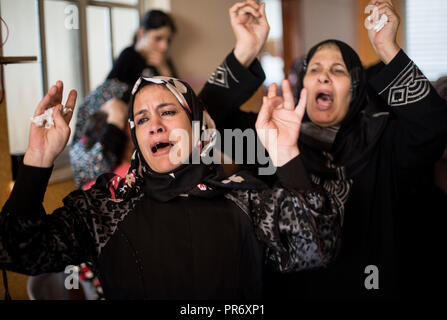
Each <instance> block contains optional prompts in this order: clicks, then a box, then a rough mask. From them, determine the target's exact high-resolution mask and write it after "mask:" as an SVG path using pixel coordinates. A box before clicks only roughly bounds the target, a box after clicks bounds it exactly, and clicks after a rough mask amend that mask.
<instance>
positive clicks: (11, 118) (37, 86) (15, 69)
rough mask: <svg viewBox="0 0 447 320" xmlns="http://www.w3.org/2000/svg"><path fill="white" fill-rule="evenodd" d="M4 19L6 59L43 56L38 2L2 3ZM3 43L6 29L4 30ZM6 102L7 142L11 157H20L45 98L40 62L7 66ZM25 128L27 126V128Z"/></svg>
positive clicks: (5, 77) (7, 1)
mask: <svg viewBox="0 0 447 320" xmlns="http://www.w3.org/2000/svg"><path fill="white" fill-rule="evenodd" d="M0 5H1V13H2V18H3V20H4V21H5V22H6V24H7V25H8V30H9V35H8V39H7V41H6V43H5V44H4V46H3V56H5V57H9V56H36V57H38V58H39V56H40V44H39V28H38V20H37V15H36V12H37V6H36V2H34V1H29V0H17V1H10V0H1V1H0ZM2 32H3V35H2V41H4V39H6V28H5V27H4V25H3V26H2ZM3 67H4V80H5V81H4V85H5V88H4V89H5V99H6V105H7V110H6V114H7V118H8V138H9V149H10V152H11V154H13V155H19V154H23V153H25V151H26V148H27V146H28V135H29V124H30V118H31V117H32V116H33V114H34V109H35V108H36V106H37V103H38V102H39V100H40V99H41V97H42V75H41V64H40V59H39V61H37V62H29V63H20V64H8V65H4V66H3ZM25 124H26V125H25Z"/></svg>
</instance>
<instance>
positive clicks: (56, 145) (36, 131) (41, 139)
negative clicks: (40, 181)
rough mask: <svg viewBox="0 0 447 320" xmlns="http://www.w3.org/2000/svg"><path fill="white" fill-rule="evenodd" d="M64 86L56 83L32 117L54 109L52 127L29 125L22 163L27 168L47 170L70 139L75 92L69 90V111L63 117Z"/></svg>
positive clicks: (67, 104) (67, 106) (67, 105)
mask: <svg viewBox="0 0 447 320" xmlns="http://www.w3.org/2000/svg"><path fill="white" fill-rule="evenodd" d="M63 86H64V84H63V83H62V81H58V82H57V83H56V85H54V86H52V87H51V88H50V90H49V91H48V93H47V94H46V95H45V97H43V99H42V100H41V101H40V103H39V105H38V106H37V109H36V111H35V112H34V116H38V115H41V114H43V113H44V112H45V110H46V109H48V108H51V107H53V106H54V107H55V108H54V110H53V115H52V116H53V119H54V126H52V127H50V128H49V129H46V128H45V126H38V125H36V124H35V123H31V127H30V134H29V142H28V148H27V150H26V153H25V157H24V159H23V163H24V164H26V165H28V166H34V167H43V168H49V167H51V166H52V165H53V163H54V160H55V159H56V157H57V156H58V155H59V154H60V153H61V152H62V151H63V150H64V148H65V146H66V145H67V142H68V138H69V137H70V127H69V126H68V124H69V123H70V120H71V117H72V116H73V109H74V107H75V103H76V96H77V93H76V90H71V91H70V93H69V95H68V98H67V103H66V105H65V107H66V108H68V109H71V112H67V113H66V114H65V115H64V114H63V113H62V109H63V106H62V104H61V103H62V92H63Z"/></svg>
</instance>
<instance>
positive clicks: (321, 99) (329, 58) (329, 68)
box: [303, 44, 351, 127]
mask: <svg viewBox="0 0 447 320" xmlns="http://www.w3.org/2000/svg"><path fill="white" fill-rule="evenodd" d="M303 84H304V87H305V88H307V92H308V93H307V106H306V112H307V115H308V116H309V118H310V120H311V121H312V122H313V123H315V124H316V125H318V126H320V127H330V126H333V125H337V124H339V123H340V122H341V121H342V120H343V119H344V117H345V116H346V114H347V113H348V109H349V104H350V102H351V77H350V75H349V71H348V69H347V67H346V64H345V62H344V60H343V57H342V55H341V52H340V49H339V48H338V47H337V46H336V45H335V44H325V45H323V46H322V47H320V48H318V49H317V51H316V52H315V54H314V55H313V56H312V58H311V59H310V61H309V65H308V66H307V70H306V75H305V76H304V81H303Z"/></svg>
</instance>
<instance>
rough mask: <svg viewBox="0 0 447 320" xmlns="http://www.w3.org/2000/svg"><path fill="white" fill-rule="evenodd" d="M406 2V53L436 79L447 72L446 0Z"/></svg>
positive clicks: (410, 0) (427, 75)
mask: <svg viewBox="0 0 447 320" xmlns="http://www.w3.org/2000/svg"><path fill="white" fill-rule="evenodd" d="M405 5H406V6H405V14H406V19H405V26H406V47H407V53H408V55H409V57H410V58H411V59H412V60H413V61H414V62H415V63H416V64H417V65H418V67H419V68H420V69H421V70H422V72H423V73H424V74H425V76H426V77H427V78H428V79H429V80H431V81H435V80H437V79H438V78H440V77H441V76H444V75H447V59H446V57H445V52H446V51H447V36H446V30H447V19H446V18H445V15H446V14H447V1H445V0H425V1H421V0H407V1H406V2H405Z"/></svg>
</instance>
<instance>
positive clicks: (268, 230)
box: [226, 188, 343, 272]
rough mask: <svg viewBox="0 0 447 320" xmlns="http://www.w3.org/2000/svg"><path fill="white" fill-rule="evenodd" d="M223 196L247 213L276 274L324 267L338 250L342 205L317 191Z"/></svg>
mask: <svg viewBox="0 0 447 320" xmlns="http://www.w3.org/2000/svg"><path fill="white" fill-rule="evenodd" d="M226 197H227V198H228V199H230V200H232V201H234V202H235V203H236V204H237V205H238V206H239V207H241V208H242V209H243V210H244V211H245V212H246V213H247V214H250V215H251V217H252V219H253V223H254V226H255V230H256V234H257V237H258V239H260V240H261V241H262V242H263V243H264V244H265V245H266V247H267V253H266V255H267V259H268V260H269V261H270V262H271V263H272V265H273V266H274V267H275V268H276V269H277V270H278V271H280V272H296V271H301V270H304V269H314V268H319V267H322V266H326V265H328V263H329V262H331V260H332V259H333V258H334V257H335V256H336V254H337V251H338V248H339V245H340V244H339V238H338V235H339V234H340V232H341V227H342V219H341V217H342V212H343V204H342V205H340V204H339V203H337V202H336V201H335V198H334V197H333V196H331V195H330V194H329V193H327V192H324V191H322V190H321V189H319V190H318V189H315V190H313V191H309V192H306V193H301V194H299V193H296V192H293V191H289V190H287V189H283V188H275V189H273V190H264V191H261V192H251V191H240V190H238V191H233V192H231V193H228V194H226Z"/></svg>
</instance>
